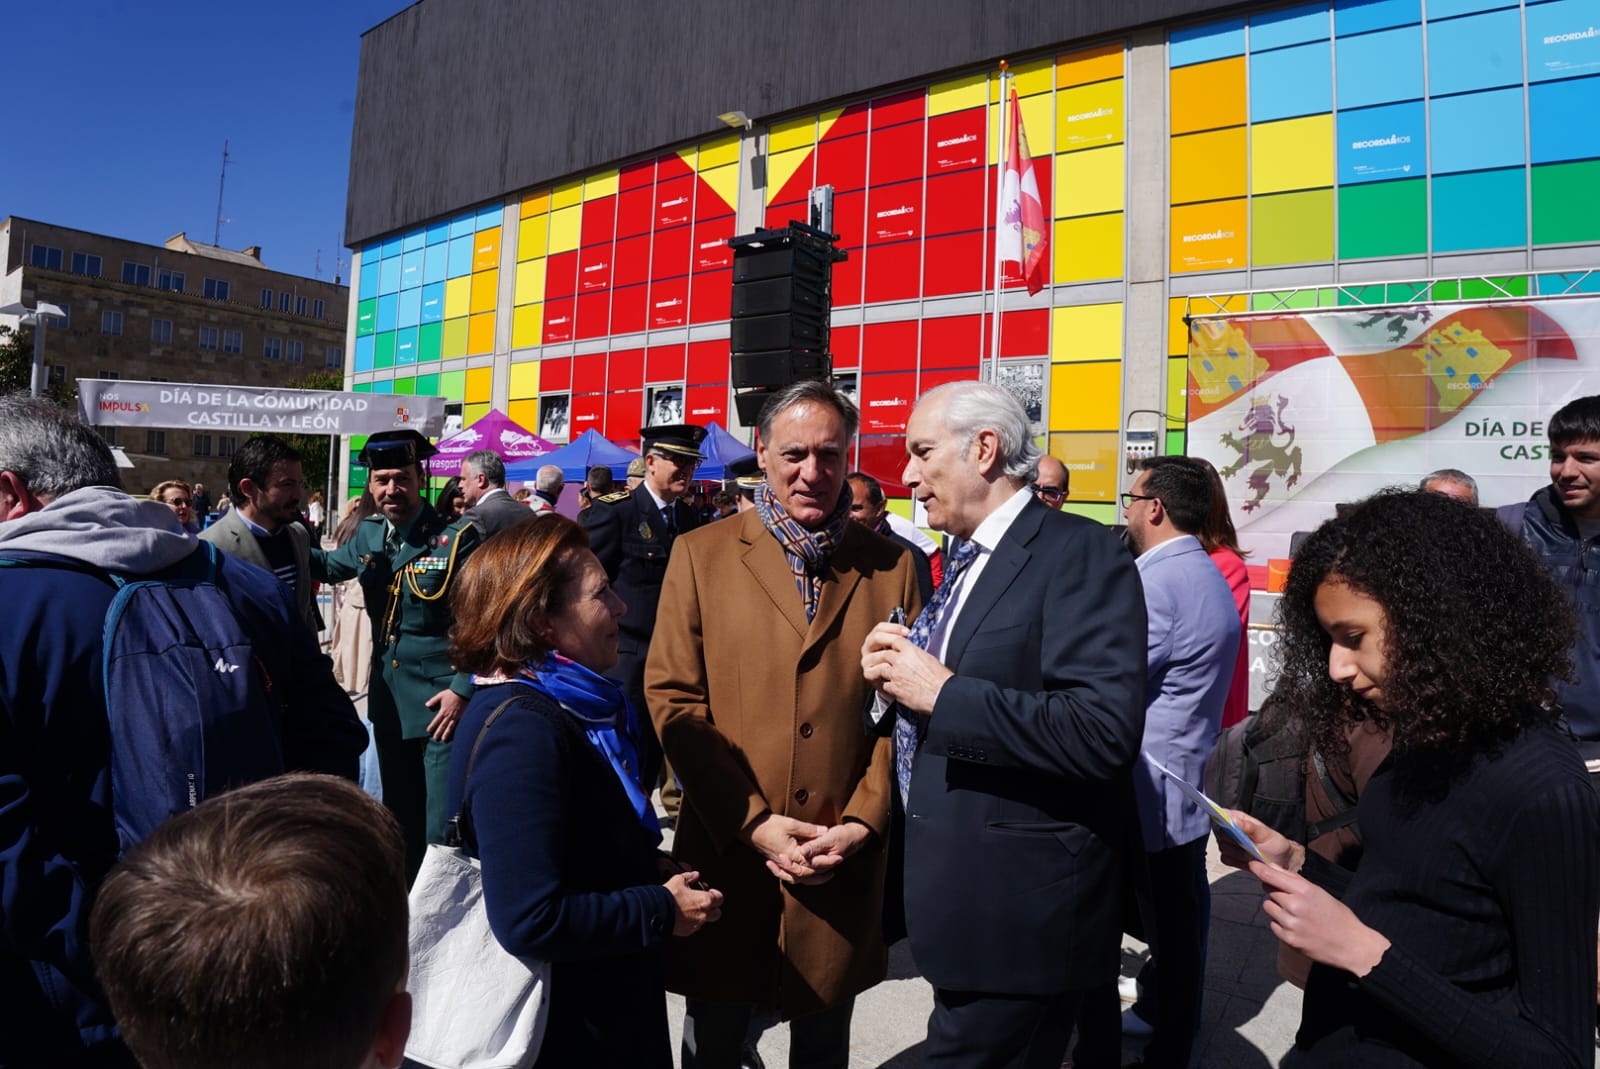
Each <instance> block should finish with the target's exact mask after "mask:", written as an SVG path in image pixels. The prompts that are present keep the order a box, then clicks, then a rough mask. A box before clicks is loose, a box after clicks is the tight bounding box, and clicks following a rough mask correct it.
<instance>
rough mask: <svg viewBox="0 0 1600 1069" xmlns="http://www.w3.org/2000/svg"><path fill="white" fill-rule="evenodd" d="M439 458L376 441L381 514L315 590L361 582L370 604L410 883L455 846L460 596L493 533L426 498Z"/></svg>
mask: <svg viewBox="0 0 1600 1069" xmlns="http://www.w3.org/2000/svg"><path fill="white" fill-rule="evenodd" d="M436 452H438V450H436V449H435V448H434V447H433V446H432V445H431V444H430V443H429V442H428V440H427V439H426V438H424V437H423V436H422V435H420V434H418V433H417V432H416V431H384V432H383V433H381V434H374V435H373V436H372V437H370V438H368V439H367V445H366V448H364V449H363V450H362V451H361V457H360V459H361V463H363V464H365V465H366V466H367V468H368V471H369V475H368V479H367V487H368V489H370V490H371V491H372V496H373V499H374V500H375V501H376V502H377V503H378V514H377V515H374V516H368V517H367V518H366V519H364V520H362V521H361V524H360V526H359V527H358V528H357V529H356V533H355V536H354V537H353V538H351V539H350V541H349V542H346V543H345V544H344V545H343V546H340V547H339V548H338V549H335V550H323V549H313V550H312V551H311V574H312V577H313V578H315V579H316V580H317V581H318V582H323V583H339V582H343V581H344V580H347V579H356V580H357V581H359V582H360V583H361V589H362V591H363V592H364V593H365V595H366V601H367V614H368V616H370V617H371V619H372V644H373V648H372V676H371V679H370V681H369V684H368V687H369V689H368V691H367V717H368V719H369V720H371V721H372V732H373V736H374V738H375V739H376V740H377V744H378V768H379V772H380V773H381V775H382V777H383V803H384V805H386V806H388V807H389V810H390V812H392V813H393V814H394V815H395V819H396V820H398V821H399V822H400V827H401V829H402V830H403V831H404V832H405V840H406V867H407V872H408V875H409V876H415V875H416V872H417V868H418V867H419V866H420V865H421V864H422V855H423V853H424V852H425V851H426V849H427V844H428V843H430V842H435V843H437V842H443V841H444V826H445V822H446V820H448V819H449V814H447V813H446V812H445V786H446V781H447V779H448V777H449V771H450V739H451V737H452V736H454V734H455V730H456V721H458V720H459V719H460V718H461V713H462V711H463V710H464V709H465V708H466V705H467V700H468V699H469V698H471V697H472V677H471V676H468V675H459V674H457V673H456V671H455V669H454V668H452V667H451V665H450V655H449V648H450V636H449V633H450V625H451V624H452V623H454V622H455V617H454V615H453V614H452V613H451V612H450V587H451V584H452V583H453V582H454V580H455V577H456V575H457V574H459V572H460V569H461V565H462V564H463V563H464V562H465V561H466V559H467V557H468V556H469V555H470V554H471V553H472V551H473V550H474V549H476V548H477V547H478V543H479V541H480V539H481V533H480V532H479V530H478V529H477V528H476V527H475V526H473V525H472V523H471V522H469V521H467V520H457V521H451V520H450V519H448V518H446V517H444V516H442V515H440V514H439V513H438V512H435V511H434V509H433V507H432V506H431V505H429V504H428V502H427V500H426V499H425V498H424V497H423V495H422V491H423V487H424V485H425V483H426V471H425V469H424V467H423V465H424V462H425V461H426V460H427V459H428V458H429V457H431V456H433V454H434V453H436Z"/></svg>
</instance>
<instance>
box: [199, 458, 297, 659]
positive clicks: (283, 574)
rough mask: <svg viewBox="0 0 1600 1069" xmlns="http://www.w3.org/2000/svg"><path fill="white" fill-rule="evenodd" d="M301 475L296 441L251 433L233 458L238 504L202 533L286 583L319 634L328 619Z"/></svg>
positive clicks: (232, 485) (232, 486)
mask: <svg viewBox="0 0 1600 1069" xmlns="http://www.w3.org/2000/svg"><path fill="white" fill-rule="evenodd" d="M300 477H301V470H300V453H299V452H298V451H297V450H296V449H295V448H294V446H292V445H290V444H289V443H288V442H285V441H282V440H281V439H278V438H268V437H266V436H265V435H259V434H258V435H255V436H254V437H252V438H249V439H247V440H246V441H245V443H244V444H243V445H241V446H240V447H239V448H238V450H237V451H236V452H235V453H234V454H233V460H232V461H231V462H229V464H228V493H229V495H230V496H231V497H232V498H233V501H234V505H235V507H234V508H231V509H229V510H228V511H227V512H225V513H223V515H222V518H221V519H219V520H218V521H217V522H216V523H214V524H212V525H211V526H210V527H207V528H206V529H205V530H204V531H201V532H200V537H201V538H202V539H204V540H205V541H207V542H210V543H212V544H213V545H215V546H216V547H217V548H218V549H220V550H222V552H224V553H227V554H229V555H230V556H234V557H238V558H240V559H241V560H247V561H249V562H250V563H251V564H254V565H256V566H257V567H261V568H265V569H266V570H267V571H269V572H271V573H272V574H274V575H276V576H277V577H278V578H279V579H280V580H282V581H283V582H284V583H287V584H288V585H289V588H290V589H291V590H293V591H294V600H295V606H296V607H297V608H298V609H299V610H300V618H301V619H302V620H304V621H305V622H306V626H307V627H309V628H311V631H312V633H313V634H315V633H316V632H318V631H321V630H322V628H323V622H322V614H321V613H319V612H318V611H317V597H316V588H315V587H314V586H313V585H312V582H311V533H310V532H309V531H307V530H306V528H305V525H303V524H302V523H301V522H300Z"/></svg>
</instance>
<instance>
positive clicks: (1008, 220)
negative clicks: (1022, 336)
mask: <svg viewBox="0 0 1600 1069" xmlns="http://www.w3.org/2000/svg"><path fill="white" fill-rule="evenodd" d="M1007 110H1008V111H1009V113H1010V114H1009V116H1008V120H1007V125H1008V127H1009V129H1008V130H1007V136H1008V137H1009V139H1010V140H1009V141H1008V142H1007V145H1006V171H1005V176H1004V178H1003V179H1002V180H1001V183H1000V211H999V220H1000V225H999V227H998V228H997V230H996V240H997V241H999V243H1000V262H1001V264H1002V265H1005V264H1010V265H1012V269H1013V270H1014V271H1015V272H1016V273H1017V274H1018V275H1019V276H1020V277H1021V278H1022V281H1023V282H1024V283H1026V284H1027V287H1028V292H1029V293H1030V294H1034V293H1038V292H1039V291H1040V290H1041V289H1043V288H1044V258H1045V254H1046V253H1047V252H1049V251H1050V239H1049V238H1048V237H1047V236H1046V234H1045V219H1044V201H1043V200H1042V199H1041V198H1040V196H1039V179H1038V178H1037V177H1036V176H1035V174H1034V170H1033V157H1032V156H1030V155H1029V154H1028V135H1027V132H1026V131H1025V130H1023V129H1022V105H1021V103H1019V102H1018V100H1017V91H1016V89H1015V88H1013V89H1012V90H1011V106H1010V108H1009V109H1007Z"/></svg>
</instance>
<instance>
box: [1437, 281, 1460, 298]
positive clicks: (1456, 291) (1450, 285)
mask: <svg viewBox="0 0 1600 1069" xmlns="http://www.w3.org/2000/svg"><path fill="white" fill-rule="evenodd" d="M1431 296H1432V297H1433V299H1434V300H1436V301H1459V300H1460V299H1461V283H1460V282H1457V281H1455V280H1454V279H1452V280H1450V281H1448V282H1435V283H1434V284H1433V293H1432V294H1431Z"/></svg>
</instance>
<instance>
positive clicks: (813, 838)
mask: <svg viewBox="0 0 1600 1069" xmlns="http://www.w3.org/2000/svg"><path fill="white" fill-rule="evenodd" d="M871 835H872V829H871V828H869V827H867V826H866V825H865V824H862V823H859V822H857V821H844V822H842V823H839V824H835V825H833V826H832V827H828V826H826V825H823V824H811V823H808V822H806V821H803V820H795V819H794V818H793V817H785V816H779V815H778V814H777V813H763V814H762V815H761V816H759V817H757V818H756V819H754V820H752V821H751V822H750V823H749V824H747V825H745V828H744V830H743V831H742V832H741V833H740V836H741V837H742V838H743V839H744V841H745V842H746V843H747V844H748V845H749V846H750V848H751V849H752V850H754V851H755V852H756V853H758V854H760V855H761V856H762V858H763V859H765V861H766V864H767V871H768V872H770V873H772V874H773V875H774V876H776V877H777V878H778V879H780V880H782V881H783V882H784V883H799V884H819V883H827V882H828V881H829V880H831V879H833V874H834V872H835V870H837V869H838V867H839V866H840V865H841V864H843V863H844V860H845V858H847V857H849V856H850V855H851V854H854V853H855V852H856V851H857V850H860V849H861V848H862V847H863V846H865V845H866V842H867V839H868V837H869V836H871Z"/></svg>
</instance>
